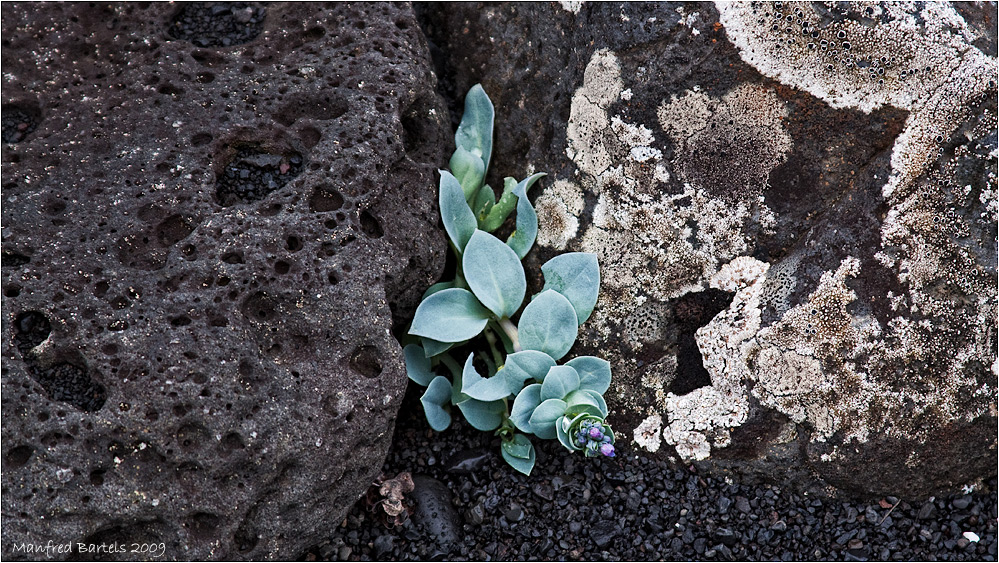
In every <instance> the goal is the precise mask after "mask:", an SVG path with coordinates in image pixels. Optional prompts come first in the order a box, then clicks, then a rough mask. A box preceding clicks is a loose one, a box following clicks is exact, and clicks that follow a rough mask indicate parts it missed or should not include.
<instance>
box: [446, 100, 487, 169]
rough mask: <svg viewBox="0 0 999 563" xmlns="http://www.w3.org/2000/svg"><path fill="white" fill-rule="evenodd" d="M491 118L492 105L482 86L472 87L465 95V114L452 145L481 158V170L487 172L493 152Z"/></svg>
mask: <svg viewBox="0 0 999 563" xmlns="http://www.w3.org/2000/svg"><path fill="white" fill-rule="evenodd" d="M493 116H494V110H493V103H492V102H491V101H489V96H487V95H486V91H485V90H483V89H482V85H481V84H476V85H475V86H472V89H471V90H469V91H468V94H466V95H465V113H463V114H462V115H461V124H460V125H458V130H457V131H456V132H455V134H454V144H455V145H456V146H458V147H461V148H463V149H465V150H466V151H468V152H470V153H472V154H474V155H476V156H478V157H479V158H481V159H482V164H483V170H489V158H490V156H491V155H492V152H493ZM483 175H485V174H483Z"/></svg>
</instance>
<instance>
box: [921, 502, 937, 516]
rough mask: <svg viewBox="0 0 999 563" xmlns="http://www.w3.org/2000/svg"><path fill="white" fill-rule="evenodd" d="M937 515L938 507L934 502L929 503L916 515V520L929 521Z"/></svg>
mask: <svg viewBox="0 0 999 563" xmlns="http://www.w3.org/2000/svg"><path fill="white" fill-rule="evenodd" d="M936 513H937V507H936V505H935V504H933V503H932V502H927V503H926V504H924V505H923V506H922V507H921V508H920V509H919V513H918V514H916V518H919V519H920V520H927V519H929V518H932V517H933V516H934V515H936Z"/></svg>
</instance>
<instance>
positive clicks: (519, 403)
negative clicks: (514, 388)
mask: <svg viewBox="0 0 999 563" xmlns="http://www.w3.org/2000/svg"><path fill="white" fill-rule="evenodd" d="M540 404H541V384H540V383H535V384H533V385H528V386H527V387H524V388H523V389H521V391H520V393H518V394H517V398H516V399H514V400H513V408H511V409H510V420H511V421H512V422H513V425H514V426H516V427H517V428H518V429H519V430H520V431H521V432H527V433H528V434H531V433H532V432H531V414H533V413H534V409H536V408H537V407H538V405H540Z"/></svg>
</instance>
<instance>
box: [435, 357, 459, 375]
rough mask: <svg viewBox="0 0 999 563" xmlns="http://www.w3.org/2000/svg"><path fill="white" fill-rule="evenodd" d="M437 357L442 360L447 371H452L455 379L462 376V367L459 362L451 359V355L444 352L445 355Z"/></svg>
mask: <svg viewBox="0 0 999 563" xmlns="http://www.w3.org/2000/svg"><path fill="white" fill-rule="evenodd" d="M437 357H438V358H440V360H441V363H443V364H444V365H445V366H447V369H449V370H450V371H451V375H453V376H455V377H458V376H460V375H461V366H459V365H458V362H456V361H454V358H452V357H451V354H448V353H447V352H444V353H443V354H441V355H440V356H437Z"/></svg>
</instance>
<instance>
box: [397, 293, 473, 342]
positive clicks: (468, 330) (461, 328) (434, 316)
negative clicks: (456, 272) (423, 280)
mask: <svg viewBox="0 0 999 563" xmlns="http://www.w3.org/2000/svg"><path fill="white" fill-rule="evenodd" d="M489 317H490V314H489V311H488V310H487V309H486V308H485V307H483V306H482V305H481V304H480V303H479V300H478V299H476V298H475V296H474V295H472V292H471V291H468V290H467V289H460V288H452V289H445V290H443V291H439V292H437V293H435V294H433V295H431V296H430V297H428V298H427V299H426V300H425V301H423V302H422V303H420V306H419V307H417V308H416V315H415V316H414V317H413V325H412V327H410V329H409V333H410V334H413V335H416V336H425V337H427V338H432V339H434V340H437V341H440V342H461V341H463V340H468V339H469V338H473V337H475V336H476V335H478V334H479V333H480V332H482V329H483V328H485V327H486V323H487V322H489Z"/></svg>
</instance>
